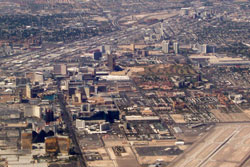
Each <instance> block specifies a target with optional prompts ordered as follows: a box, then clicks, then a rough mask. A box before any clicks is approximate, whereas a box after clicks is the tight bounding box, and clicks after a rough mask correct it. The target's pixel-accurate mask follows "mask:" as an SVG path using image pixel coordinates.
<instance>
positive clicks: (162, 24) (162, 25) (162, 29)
mask: <svg viewBox="0 0 250 167" xmlns="http://www.w3.org/2000/svg"><path fill="white" fill-rule="evenodd" d="M160 33H161V37H163V36H164V23H161V28H160Z"/></svg>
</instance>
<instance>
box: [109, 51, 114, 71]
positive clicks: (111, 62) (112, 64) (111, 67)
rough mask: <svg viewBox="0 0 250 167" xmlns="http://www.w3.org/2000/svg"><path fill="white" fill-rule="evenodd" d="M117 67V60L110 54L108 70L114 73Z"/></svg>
mask: <svg viewBox="0 0 250 167" xmlns="http://www.w3.org/2000/svg"><path fill="white" fill-rule="evenodd" d="M114 67H115V59H114V57H113V55H112V54H108V68H109V69H110V71H113V70H114Z"/></svg>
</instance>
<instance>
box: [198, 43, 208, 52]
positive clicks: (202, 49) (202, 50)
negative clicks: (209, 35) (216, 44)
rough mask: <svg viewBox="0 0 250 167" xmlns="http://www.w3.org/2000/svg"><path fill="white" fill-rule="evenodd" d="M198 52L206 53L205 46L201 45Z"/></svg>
mask: <svg viewBox="0 0 250 167" xmlns="http://www.w3.org/2000/svg"><path fill="white" fill-rule="evenodd" d="M200 52H201V53H208V52H207V44H203V45H201V46H200Z"/></svg>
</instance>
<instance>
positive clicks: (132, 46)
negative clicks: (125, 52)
mask: <svg viewBox="0 0 250 167" xmlns="http://www.w3.org/2000/svg"><path fill="white" fill-rule="evenodd" d="M130 49H131V51H132V52H134V51H135V44H134V43H131V44H130Z"/></svg>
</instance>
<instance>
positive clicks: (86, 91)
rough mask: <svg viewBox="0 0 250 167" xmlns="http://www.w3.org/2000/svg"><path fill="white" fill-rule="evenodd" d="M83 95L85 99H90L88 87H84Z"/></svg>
mask: <svg viewBox="0 0 250 167" xmlns="http://www.w3.org/2000/svg"><path fill="white" fill-rule="evenodd" d="M84 91H85V95H86V97H87V98H89V97H90V87H89V86H88V85H86V86H84Z"/></svg>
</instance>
